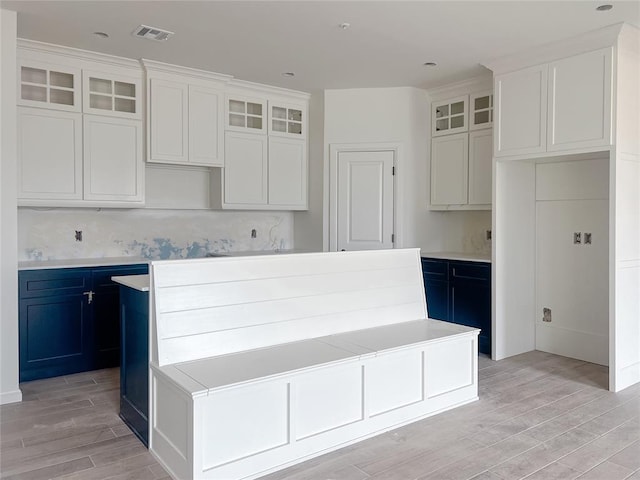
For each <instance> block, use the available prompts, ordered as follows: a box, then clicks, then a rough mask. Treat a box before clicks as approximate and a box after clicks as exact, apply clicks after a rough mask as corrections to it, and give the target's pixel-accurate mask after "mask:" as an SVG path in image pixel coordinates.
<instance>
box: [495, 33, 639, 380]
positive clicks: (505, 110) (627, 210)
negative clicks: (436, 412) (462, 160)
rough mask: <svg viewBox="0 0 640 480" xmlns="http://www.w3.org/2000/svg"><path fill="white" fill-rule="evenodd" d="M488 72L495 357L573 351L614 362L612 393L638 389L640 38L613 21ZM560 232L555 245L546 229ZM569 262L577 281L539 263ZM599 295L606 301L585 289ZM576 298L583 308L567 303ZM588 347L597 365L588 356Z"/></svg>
mask: <svg viewBox="0 0 640 480" xmlns="http://www.w3.org/2000/svg"><path fill="white" fill-rule="evenodd" d="M486 66H487V67H488V68H490V69H491V70H492V71H493V72H494V91H495V124H494V159H495V165H494V168H495V174H494V189H493V199H494V211H493V229H494V232H495V237H494V242H493V262H492V266H493V279H494V285H493V305H494V308H493V317H494V318H493V332H494V338H493V348H494V351H493V358H495V359H501V358H504V357H507V356H511V355H516V354H518V353H522V352H525V351H529V350H533V349H535V348H538V349H542V350H546V351H553V352H554V353H565V354H567V355H569V356H573V355H571V352H577V354H576V355H575V356H576V357H577V358H582V359H587V360H589V361H596V362H598V363H602V364H605V365H608V366H609V389H610V390H612V391H619V390H622V389H624V388H626V387H628V386H630V385H633V384H635V383H638V382H640V88H639V85H640V32H639V31H638V29H636V28H635V27H632V26H630V25H626V24H618V25H612V26H610V27H606V28H603V29H600V30H597V31H594V32H590V33H588V34H585V35H582V36H580V37H577V38H573V39H569V40H566V41H563V42H558V43H555V44H553V45H546V46H543V47H539V48H537V49H535V50H532V51H528V52H521V53H519V54H518V55H514V56H511V57H508V58H503V59H499V60H495V61H493V62H490V63H488V64H487V65H486ZM563 211H566V212H570V213H568V214H563V213H562V212H563ZM571 212H572V213H571ZM581 212H584V213H581ZM549 219H551V220H549ZM598 219H600V220H598ZM545 222H551V223H545ZM554 222H555V223H554ZM558 222H560V223H566V222H571V225H570V226H569V227H567V226H566V225H560V224H559V223H558ZM598 222H600V223H598ZM560 226H563V227H567V228H564V231H565V233H563V234H561V235H560V236H557V235H556V237H557V240H556V241H557V242H558V243H557V244H556V245H557V246H555V247H554V246H553V245H554V244H553V243H552V242H551V240H550V239H552V238H553V233H554V232H552V231H550V230H552V229H555V227H560ZM550 227H552V228H550ZM603 232H604V233H603ZM556 233H557V232H556ZM586 233H589V234H590V235H589V239H588V241H586V237H584V235H585V234H586ZM576 234H579V235H576ZM592 237H593V238H592ZM602 237H604V238H602ZM550 242H551V243H550ZM560 250H563V251H565V252H567V253H566V255H561V256H560V257H559V256H558V255H557V254H558V252H559V251H560ZM566 256H570V257H571V259H569V261H568V262H567V263H566V265H574V266H575V272H574V273H575V275H565V273H566V272H558V275H554V268H562V266H561V265H549V264H545V263H544V262H545V261H549V260H545V259H553V258H556V259H558V258H561V257H566ZM572 262H573V263H572ZM576 262H577V263H576ZM601 264H603V265H604V267H598V268H593V266H594V265H601ZM571 268H574V267H571ZM581 272H582V273H581ZM585 272H586V273H585ZM560 273H562V275H561V274H560ZM562 279H564V283H562V282H563V280H562ZM590 289H591V290H590ZM603 290H604V291H605V292H607V294H605V295H604V303H608V304H607V305H602V303H603V299H602V298H600V296H599V295H592V296H589V295H588V294H586V293H587V292H589V291H591V292H601V291H603ZM557 292H561V294H560V295H555V293H557ZM573 295H576V296H577V297H575V298H578V297H580V296H582V298H583V299H584V300H583V302H586V305H580V306H576V308H570V307H569V301H568V300H567V299H566V298H565V297H571V296H573ZM545 296H546V297H545ZM553 302H556V303H554V304H553V305H551V303H553ZM589 302H597V303H598V304H597V305H596V304H595V303H594V304H593V305H591V304H589ZM574 303H575V302H574ZM542 306H545V307H549V311H543V310H542V308H541V307H542ZM591 307H593V308H591ZM593 312H597V313H595V314H594V313H593ZM554 328H555V330H553V329H554ZM547 331H553V332H554V333H553V334H552V335H550V334H548V333H546V332H547ZM558 339H561V340H560V341H558ZM554 342H555V343H554ZM581 344H582V345H581ZM585 345H591V346H592V348H589V349H590V350H592V351H593V352H596V353H595V355H597V357H598V358H599V360H598V359H596V360H592V359H590V358H583V356H584V355H587V356H588V355H589V354H590V353H589V352H585V350H586V349H585ZM554 349H555V350H554ZM558 349H559V350H560V351H558Z"/></svg>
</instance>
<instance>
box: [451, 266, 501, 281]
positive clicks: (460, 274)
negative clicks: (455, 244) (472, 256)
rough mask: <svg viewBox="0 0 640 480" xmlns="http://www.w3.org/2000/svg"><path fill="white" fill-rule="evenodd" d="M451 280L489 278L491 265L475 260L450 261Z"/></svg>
mask: <svg viewBox="0 0 640 480" xmlns="http://www.w3.org/2000/svg"><path fill="white" fill-rule="evenodd" d="M449 275H450V276H451V280H452V281H455V280H456V279H461V280H486V281H489V280H491V266H490V265H488V264H482V263H476V262H469V263H467V262H451V263H450V264H449Z"/></svg>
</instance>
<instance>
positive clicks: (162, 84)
mask: <svg viewBox="0 0 640 480" xmlns="http://www.w3.org/2000/svg"><path fill="white" fill-rule="evenodd" d="M149 90H150V95H149V103H150V105H149V123H150V127H149V128H150V133H149V134H150V152H149V161H150V162H155V161H157V162H169V163H176V162H177V163H186V162H187V161H188V160H189V152H188V148H189V145H188V134H189V133H188V132H189V128H188V127H189V124H188V109H189V108H188V107H189V104H188V100H189V98H188V90H189V89H188V86H187V84H184V83H178V82H168V81H165V80H159V79H157V78H152V79H151V80H150V86H149Z"/></svg>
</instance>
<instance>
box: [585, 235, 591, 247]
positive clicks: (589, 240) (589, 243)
mask: <svg viewBox="0 0 640 480" xmlns="http://www.w3.org/2000/svg"><path fill="white" fill-rule="evenodd" d="M584 244H585V245H591V233H589V232H584Z"/></svg>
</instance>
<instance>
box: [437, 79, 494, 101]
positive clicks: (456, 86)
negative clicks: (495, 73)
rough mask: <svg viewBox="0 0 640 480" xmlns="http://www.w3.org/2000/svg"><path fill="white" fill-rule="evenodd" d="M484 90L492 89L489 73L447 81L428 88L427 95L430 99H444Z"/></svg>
mask: <svg viewBox="0 0 640 480" xmlns="http://www.w3.org/2000/svg"><path fill="white" fill-rule="evenodd" d="M485 90H493V78H492V76H491V74H490V73H487V75H480V76H477V77H472V78H468V79H466V80H462V81H460V82H455V83H448V84H446V85H441V86H439V87H434V88H429V89H428V90H427V96H428V97H429V99H430V100H432V101H433V100H435V101H437V100H445V99H447V98H451V97H458V96H460V95H466V94H468V93H477V92H481V91H485Z"/></svg>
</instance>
